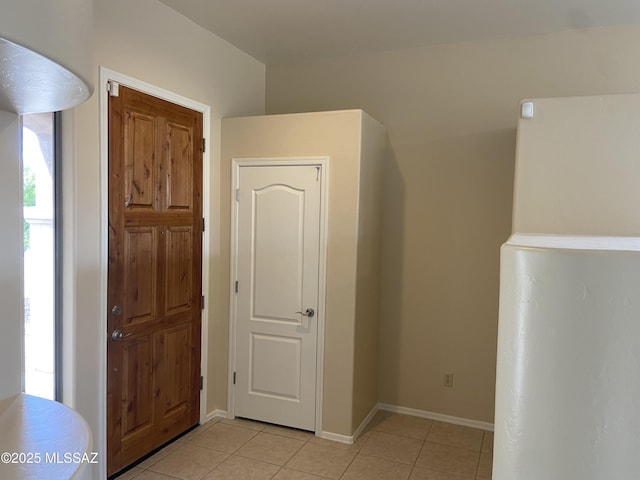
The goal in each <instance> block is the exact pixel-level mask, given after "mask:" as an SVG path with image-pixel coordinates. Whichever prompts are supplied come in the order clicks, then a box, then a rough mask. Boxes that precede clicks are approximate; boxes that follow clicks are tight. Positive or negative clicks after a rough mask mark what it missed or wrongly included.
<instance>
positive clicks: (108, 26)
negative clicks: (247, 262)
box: [63, 0, 265, 475]
mask: <svg viewBox="0 0 640 480" xmlns="http://www.w3.org/2000/svg"><path fill="white" fill-rule="evenodd" d="M93 29H94V31H93V54H94V65H93V72H92V74H93V80H94V81H95V82H96V83H97V76H98V66H99V65H101V66H104V67H107V68H109V69H111V70H113V71H116V72H118V73H122V74H125V75H128V76H131V77H134V78H136V79H138V80H142V81H144V82H147V83H150V84H153V85H155V86H157V87H160V88H163V89H165V90H169V91H171V92H174V93H176V94H179V95H182V96H184V97H187V98H190V99H192V100H195V101H198V102H200V103H203V104H206V105H210V106H211V109H212V122H211V130H210V131H209V132H205V136H206V137H207V142H208V145H209V148H210V149H211V179H210V180H211V186H212V198H211V219H210V221H209V223H208V226H209V228H210V232H211V235H210V238H211V244H210V252H211V257H210V258H208V259H206V260H207V261H208V262H209V263H210V269H211V272H212V275H213V276H212V278H211V283H210V289H209V292H205V294H207V296H208V304H209V305H211V308H210V309H209V312H210V318H208V319H203V321H208V322H210V323H211V322H212V319H213V318H218V317H219V316H220V309H221V308H223V309H224V311H225V312H226V307H225V305H226V304H227V303H228V299H227V298H223V299H222V300H220V297H221V295H220V285H221V284H222V282H224V283H225V286H226V282H227V280H228V279H227V278H221V277H220V276H219V275H218V272H220V270H221V269H220V267H219V261H220V258H219V249H220V248H219V229H220V227H219V223H220V220H219V215H220V212H219V204H220V202H219V198H218V195H219V190H220V187H219V163H220V160H219V143H220V118H221V117H222V116H228V115H245V114H261V113H264V74H265V67H264V65H263V64H261V63H259V62H257V61H256V60H254V59H253V58H251V57H249V56H248V55H246V54H244V53H242V52H240V51H239V50H237V49H236V48H234V47H232V46H231V45H229V44H228V43H226V42H224V41H222V40H221V39H220V38H218V37H216V36H214V35H212V34H210V33H208V32H207V31H205V30H204V29H202V28H200V27H198V26H197V25H195V24H194V23H192V22H191V21H189V20H187V19H186V18H185V17H183V16H180V15H178V14H176V13H175V12H174V11H173V10H171V9H169V8H168V7H166V6H165V5H163V4H161V3H159V2H157V1H155V0H137V1H135V2H131V1H128V0H96V1H95V2H94V18H93ZM102 88H103V86H100V89H102ZM96 90H98V89H96ZM98 119H99V105H98V95H97V94H94V95H93V97H92V98H91V99H90V100H89V101H88V102H86V103H85V104H83V105H81V106H79V107H77V108H76V109H74V111H73V112H72V113H69V114H68V115H66V116H65V123H64V125H63V127H64V128H66V129H67V134H69V133H68V132H69V130H71V132H72V133H71V134H69V136H70V137H71V138H69V139H67V141H68V142H71V143H72V147H71V148H70V151H69V152H68V153H69V155H70V156H69V157H67V156H65V158H64V159H63V176H64V178H65V180H66V181H68V182H71V184H67V185H65V187H64V195H65V196H66V197H71V198H72V199H73V200H72V202H68V201H65V216H66V217H65V218H66V219H65V222H67V220H69V223H70V224H67V223H65V226H66V227H67V228H68V229H71V228H72V229H73V230H71V231H69V230H67V231H65V250H64V253H65V262H67V263H68V264H69V265H70V266H71V267H72V268H73V275H72V276H70V277H69V278H66V279H65V282H66V283H65V291H64V294H65V297H67V296H68V292H67V290H66V288H67V287H68V288H69V289H74V288H75V290H73V291H74V295H72V297H73V298H66V300H67V302H68V303H66V304H65V313H64V315H65V322H67V324H75V326H76V328H75V338H74V337H73V335H69V337H70V338H68V339H67V340H68V341H71V342H73V344H72V346H73V347H74V348H75V363H74V364H73V365H67V369H68V371H69V372H71V373H72V374H73V375H74V380H75V392H74V391H73V388H71V387H72V385H70V384H67V385H66V387H67V392H66V393H69V394H70V395H74V397H73V398H66V399H65V400H66V401H69V402H70V403H72V404H73V405H74V406H75V408H76V409H77V410H78V411H79V412H80V413H81V414H82V415H83V416H84V417H85V418H86V419H87V421H88V422H89V424H90V426H91V427H92V429H93V431H94V439H95V442H94V443H95V444H96V446H97V448H102V449H104V435H105V432H104V425H103V418H102V413H104V412H101V411H100V405H101V404H102V403H103V401H104V398H103V397H102V395H104V390H103V389H101V385H100V384H99V380H98V373H99V370H100V368H101V359H100V357H99V351H100V346H101V342H103V341H105V332H102V331H100V330H99V324H100V318H101V316H104V315H105V314H106V312H103V311H101V309H100V299H101V293H102V292H101V289H102V288H103V285H101V278H102V273H103V272H102V271H101V268H102V267H106V265H104V266H103V265H101V244H100V242H101V239H104V238H106V235H107V232H106V231H102V230H101V218H100V205H101V203H100V202H101V196H104V195H106V192H101V191H100V185H101V179H100V158H99V147H100V145H99V122H98ZM225 267H226V266H225ZM209 332H210V338H216V337H217V336H218V332H217V331H216V329H215V328H210V330H209ZM68 350H69V349H66V350H65V351H67V352H68ZM211 353H212V354H210V356H209V359H210V364H209V371H210V372H215V368H214V365H213V363H212V362H213V361H214V360H215V355H213V353H215V352H211ZM215 384H216V381H215V379H213V378H211V377H210V378H209V386H210V389H213V388H214V387H213V386H214V385H215ZM208 393H209V395H208V398H209V399H213V398H214V397H215V396H214V394H213V392H211V391H210V392H208ZM214 408H218V406H216V405H215V404H213V403H209V405H207V411H212V410H213V409H214ZM102 452H104V450H102ZM103 458H104V457H103ZM94 473H95V474H96V475H97V474H98V473H97V470H96V472H94Z"/></svg>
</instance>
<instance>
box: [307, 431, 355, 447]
mask: <svg viewBox="0 0 640 480" xmlns="http://www.w3.org/2000/svg"><path fill="white" fill-rule="evenodd" d="M316 437H318V438H324V439H325V440H331V441H333V442H340V443H346V444H347V445H353V441H354V436H353V435H341V434H339V433H331V432H316Z"/></svg>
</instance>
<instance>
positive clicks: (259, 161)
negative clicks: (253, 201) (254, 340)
mask: <svg viewBox="0 0 640 480" xmlns="http://www.w3.org/2000/svg"><path fill="white" fill-rule="evenodd" d="M264 166H269V167H293V166H312V167H320V178H321V188H320V255H319V263H320V265H319V270H318V308H317V311H318V314H317V317H316V318H317V323H318V335H317V343H316V352H317V357H316V414H315V434H316V436H323V435H324V432H323V430H322V410H323V408H322V407H323V395H322V393H323V387H324V383H323V381H324V330H325V310H326V309H325V306H326V296H325V293H326V284H327V231H328V220H329V216H328V207H329V157H264V158H232V159H231V267H230V272H231V278H230V279H229V285H230V286H231V285H234V282H235V280H236V279H237V278H238V268H237V267H238V261H237V260H238V202H236V193H235V192H236V189H237V188H238V186H239V181H240V168H242V167H264ZM229 294H230V300H229V362H228V363H229V371H228V380H227V417H228V418H235V388H234V384H233V373H234V372H235V371H236V343H235V340H236V323H237V318H236V317H237V304H236V301H237V296H236V295H235V291H234V289H233V288H230V292H229Z"/></svg>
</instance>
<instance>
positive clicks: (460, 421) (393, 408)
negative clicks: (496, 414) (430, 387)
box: [378, 403, 493, 432]
mask: <svg viewBox="0 0 640 480" xmlns="http://www.w3.org/2000/svg"><path fill="white" fill-rule="evenodd" d="M378 408H379V409H380V410H385V411H387V412H393V413H402V414H405V415H413V416H414V417H420V418H428V419H429V420H436V421H438V422H446V423H452V424H454V425H462V426H463V427H472V428H479V429H480V430H487V431H489V432H493V423H487V422H480V421H478V420H470V419H468V418H460V417H453V416H451V415H444V414H442V413H435V412H428V411H426V410H417V409H415V408H409V407H400V406H397V405H389V404H387V403H379V404H378Z"/></svg>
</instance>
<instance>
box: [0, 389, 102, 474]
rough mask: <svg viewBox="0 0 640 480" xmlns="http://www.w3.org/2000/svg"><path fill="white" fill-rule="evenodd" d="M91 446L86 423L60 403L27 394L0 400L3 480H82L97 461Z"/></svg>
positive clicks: (0, 444) (0, 472) (0, 471)
mask: <svg viewBox="0 0 640 480" xmlns="http://www.w3.org/2000/svg"><path fill="white" fill-rule="evenodd" d="M92 444H93V443H92V436H91V430H90V429H89V426H88V425H87V422H86V421H85V420H84V419H83V418H82V417H81V416H80V414H79V413H77V412H75V411H74V410H71V409H70V408H68V407H66V406H64V405H62V404H61V403H58V402H54V401H52V400H46V399H44V398H38V397H33V396H31V395H25V394H24V393H21V394H19V395H14V396H13V397H9V398H6V399H4V400H0V454H1V455H2V459H1V461H0V478H2V480H31V479H33V480H36V479H38V480H42V479H56V480H70V479H73V480H76V479H79V478H81V475H84V474H85V473H86V472H88V469H87V465H88V464H89V463H91V462H92V460H95V461H97V460H98V459H93V458H91V457H92V454H90V453H89V450H90V449H91V448H92ZM7 460H8V461H7Z"/></svg>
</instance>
